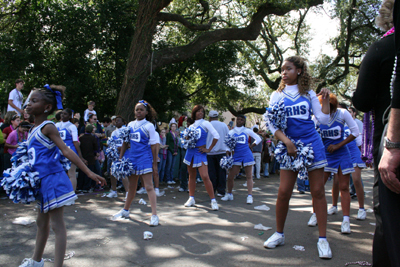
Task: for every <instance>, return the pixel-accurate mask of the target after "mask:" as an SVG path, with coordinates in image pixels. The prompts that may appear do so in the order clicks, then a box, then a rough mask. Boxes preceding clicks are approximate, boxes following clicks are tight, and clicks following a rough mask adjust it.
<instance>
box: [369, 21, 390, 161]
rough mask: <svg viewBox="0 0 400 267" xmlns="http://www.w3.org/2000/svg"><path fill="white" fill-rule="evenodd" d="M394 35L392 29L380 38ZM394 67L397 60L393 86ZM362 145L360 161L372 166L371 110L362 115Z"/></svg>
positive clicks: (373, 120) (372, 119) (372, 133)
mask: <svg viewBox="0 0 400 267" xmlns="http://www.w3.org/2000/svg"><path fill="white" fill-rule="evenodd" d="M392 34H394V27H393V28H391V29H390V30H388V31H387V32H386V33H385V34H384V35H383V36H382V38H385V37H386V36H389V35H392ZM396 65H397V58H396V59H395V61H394V67H393V73H392V79H391V82H390V85H392V84H393V81H394V77H395V75H396V72H395V71H396ZM390 93H391V94H390V96H391V97H392V91H391V92H390ZM363 126H364V127H363V144H362V147H361V153H362V156H361V157H362V160H363V161H365V163H367V164H372V163H373V160H374V156H373V153H374V141H373V140H374V130H375V111H374V110H371V111H369V112H366V113H364V125H363Z"/></svg>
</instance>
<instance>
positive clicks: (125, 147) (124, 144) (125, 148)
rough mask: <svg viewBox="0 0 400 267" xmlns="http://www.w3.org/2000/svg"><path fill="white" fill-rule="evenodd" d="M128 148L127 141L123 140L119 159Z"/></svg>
mask: <svg viewBox="0 0 400 267" xmlns="http://www.w3.org/2000/svg"><path fill="white" fill-rule="evenodd" d="M127 149H128V143H126V142H123V143H122V146H121V150H120V151H119V159H122V158H123V157H124V155H125V151H126V150H127Z"/></svg>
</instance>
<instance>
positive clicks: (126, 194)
mask: <svg viewBox="0 0 400 267" xmlns="http://www.w3.org/2000/svg"><path fill="white" fill-rule="evenodd" d="M127 198H128V192H126V193H125V198H124V201H126V199H127Z"/></svg>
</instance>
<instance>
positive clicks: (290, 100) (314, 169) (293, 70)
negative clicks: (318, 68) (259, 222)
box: [264, 56, 332, 258]
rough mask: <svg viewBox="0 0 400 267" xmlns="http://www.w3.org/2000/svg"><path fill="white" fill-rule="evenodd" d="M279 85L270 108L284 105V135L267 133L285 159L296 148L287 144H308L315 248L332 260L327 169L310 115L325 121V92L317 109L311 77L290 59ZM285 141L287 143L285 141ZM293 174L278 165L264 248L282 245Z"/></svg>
mask: <svg viewBox="0 0 400 267" xmlns="http://www.w3.org/2000/svg"><path fill="white" fill-rule="evenodd" d="M281 77H282V80H281V83H280V85H279V88H278V90H277V91H275V92H273V93H272V95H271V99H270V105H271V106H273V105H274V104H276V103H278V102H279V101H280V100H283V101H284V104H285V113H286V117H287V129H286V130H285V132H284V131H282V130H278V129H276V128H275V127H274V126H273V125H269V129H270V131H271V132H272V134H274V135H275V137H276V138H277V139H279V140H280V141H281V142H283V143H284V144H285V146H286V148H287V153H288V155H289V156H292V157H295V156H296V153H297V151H296V146H295V145H294V144H293V142H292V141H291V139H292V140H294V141H298V140H300V141H301V142H303V143H304V145H307V144H312V148H313V151H314V162H313V164H312V165H311V166H309V167H308V179H309V182H310V191H311V195H312V196H313V197H314V199H315V211H316V214H317V217H318V221H319V222H320V223H319V224H318V228H319V229H318V230H319V240H318V243H317V248H318V252H319V257H320V258H332V252H331V249H330V247H329V243H328V241H327V240H326V221H327V213H326V199H325V187H324V180H323V175H324V170H323V167H325V166H326V165H327V162H326V157H325V153H324V150H323V148H324V146H323V143H322V141H321V137H320V136H319V135H318V133H317V131H316V129H315V126H314V122H313V121H312V119H311V114H314V115H315V116H316V118H317V119H318V121H319V122H321V123H322V124H324V123H328V120H329V90H327V89H326V88H323V89H322V90H321V93H320V95H322V96H323V98H324V101H323V104H322V108H321V105H320V103H319V101H318V98H317V96H316V94H315V92H314V91H312V90H311V88H310V86H311V84H312V77H311V76H310V74H309V72H308V67H307V64H306V62H305V59H303V58H301V57H299V56H294V57H289V58H287V59H285V61H284V62H283V64H282V69H281ZM289 137H290V138H291V139H289ZM296 178H297V172H294V171H292V170H289V169H287V168H286V167H285V166H284V165H281V172H280V184H279V191H278V198H277V201H276V225H277V227H276V228H277V231H276V232H275V233H274V234H273V235H272V236H271V237H270V238H269V239H268V240H267V241H265V243H264V247H266V248H275V247H276V246H279V245H284V244H285V236H284V233H283V228H284V226H285V221H286V216H287V212H288V209H289V200H290V197H291V195H292V192H293V187H294V184H295V182H296Z"/></svg>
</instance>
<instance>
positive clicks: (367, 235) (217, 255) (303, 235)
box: [0, 170, 375, 267]
mask: <svg viewBox="0 0 400 267" xmlns="http://www.w3.org/2000/svg"><path fill="white" fill-rule="evenodd" d="M372 175H373V173H372V171H371V170H368V171H364V172H363V178H364V185H365V191H367V193H366V205H365V208H366V209H371V208H372V192H370V191H372V180H373V177H372ZM244 182H245V180H244V179H239V180H235V189H236V191H235V192H234V196H235V200H234V201H230V202H223V201H219V205H220V210H219V211H212V210H211V208H210V201H209V198H208V195H207V193H206V192H205V188H204V186H203V184H197V192H196V202H197V207H196V208H185V207H183V204H184V203H185V201H186V200H187V198H188V194H187V193H186V192H178V190H177V189H176V188H175V189H168V188H166V196H163V197H160V198H159V199H158V210H159V212H158V214H159V217H160V224H161V225H160V226H158V227H154V228H152V227H149V226H148V222H149V219H150V215H151V214H150V212H151V210H150V205H149V204H148V205H147V206H144V205H139V204H138V201H139V199H140V197H141V196H142V197H143V198H144V199H145V200H146V201H147V195H141V196H140V195H138V196H137V197H136V198H135V201H134V203H133V204H132V208H131V216H130V219H129V220H121V221H111V220H110V219H109V217H110V215H111V214H114V213H115V212H117V211H118V210H120V209H121V208H122V206H123V201H122V199H123V194H120V195H119V197H118V198H114V199H107V198H102V197H101V196H102V193H99V194H86V195H84V196H80V197H79V199H78V201H77V203H76V205H74V206H71V207H66V209H65V221H66V225H67V231H68V245H67V252H71V251H74V252H75V255H74V256H73V257H72V258H71V259H69V260H66V261H65V263H64V266H70V267H72V266H74V267H75V266H83V267H90V266H96V267H98V266H110V267H111V266H112V267H120V266H121V267H122V266H174V267H175V266H266V265H268V266H345V264H346V263H347V262H354V261H368V262H371V248H372V239H373V235H372V232H373V231H374V226H373V225H372V224H371V223H374V222H375V220H374V217H373V214H372V213H368V215H367V219H366V220H365V221H357V220H356V219H355V217H356V214H357V208H358V203H357V201H355V200H352V203H351V230H352V233H351V234H350V235H342V234H341V233H340V224H341V221H342V213H341V208H340V205H339V213H338V214H336V215H332V216H328V233H327V234H328V241H329V242H330V244H331V248H332V252H333V259H331V260H321V259H319V258H318V252H317V246H316V243H317V241H318V230H317V228H316V227H308V226H307V221H308V219H309V217H310V211H311V197H310V194H309V193H306V194H305V195H300V194H298V193H297V190H294V191H293V197H292V200H291V203H290V204H291V205H290V211H289V214H288V217H287V223H286V228H285V236H286V244H285V245H284V246H282V247H278V248H276V249H265V248H264V247H263V243H264V241H265V240H266V239H267V238H268V237H269V236H270V235H272V234H273V232H274V231H275V201H276V195H277V189H278V186H279V178H278V176H276V175H274V176H272V177H270V178H262V179H261V180H255V185H254V186H255V187H258V188H260V190H258V191H254V194H253V195H254V204H253V205H247V204H245V201H246V192H247V189H246V188H245V187H243V185H242V184H243V183H244ZM330 189H331V183H330V182H328V183H327V185H326V192H327V200H328V203H329V205H330V203H331V196H330ZM262 204H266V205H267V206H268V207H270V208H271V210H269V211H258V210H255V209H254V206H258V205H262ZM0 212H1V213H0V240H1V242H0V266H18V264H19V263H20V262H21V260H22V259H23V258H25V257H30V256H31V254H32V252H33V248H34V242H35V233H36V226H35V224H32V225H31V226H21V225H15V224H12V223H11V222H12V221H13V220H14V219H15V218H17V217H21V216H25V217H26V216H28V217H32V218H34V217H35V214H36V210H35V205H33V204H31V205H21V204H18V205H16V204H13V203H11V201H9V200H4V199H3V200H0ZM259 223H262V224H263V225H264V226H270V227H272V228H273V229H272V230H269V231H264V233H262V231H259V230H254V229H253V228H254V225H256V224H259ZM144 231H151V232H152V233H153V234H154V237H153V239H151V240H147V241H146V240H143V232H144ZM295 245H300V246H304V248H305V251H296V250H295V249H294V248H293V246H295ZM53 256H54V234H53V233H51V234H50V238H49V241H48V244H47V247H46V250H45V254H44V257H45V258H51V257H53ZM45 266H52V264H51V263H46V264H45Z"/></svg>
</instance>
